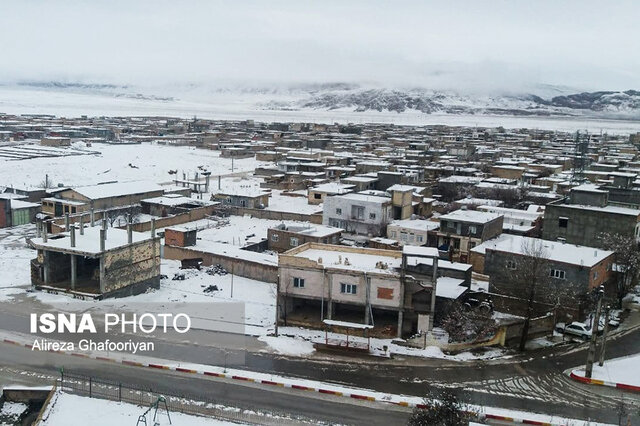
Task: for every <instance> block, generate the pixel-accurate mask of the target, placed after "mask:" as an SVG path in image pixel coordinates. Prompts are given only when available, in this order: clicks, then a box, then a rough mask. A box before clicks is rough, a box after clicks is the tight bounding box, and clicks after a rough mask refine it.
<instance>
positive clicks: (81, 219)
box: [80, 214, 84, 235]
mask: <svg viewBox="0 0 640 426" xmlns="http://www.w3.org/2000/svg"><path fill="white" fill-rule="evenodd" d="M80 235H84V215H83V214H81V215H80Z"/></svg>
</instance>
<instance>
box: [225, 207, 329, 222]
mask: <svg viewBox="0 0 640 426" xmlns="http://www.w3.org/2000/svg"><path fill="white" fill-rule="evenodd" d="M225 210H226V211H228V212H229V214H232V215H234V216H245V215H249V216H251V217H256V218H258V219H271V220H293V221H298V222H310V223H314V224H316V225H322V213H316V214H303V213H294V212H279V211H274V210H264V209H250V208H246V207H235V206H225Z"/></svg>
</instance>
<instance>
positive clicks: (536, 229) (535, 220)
mask: <svg viewBox="0 0 640 426" xmlns="http://www.w3.org/2000/svg"><path fill="white" fill-rule="evenodd" d="M478 210H479V211H483V212H488V213H496V214H501V215H502V216H504V219H503V222H502V232H504V233H507V234H515V235H524V236H527V237H539V236H540V234H541V232H542V218H543V216H544V207H542V206H537V205H535V204H533V205H531V206H529V208H528V209H527V210H520V209H509V208H506V207H496V206H478Z"/></svg>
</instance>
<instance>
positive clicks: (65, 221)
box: [64, 213, 69, 232]
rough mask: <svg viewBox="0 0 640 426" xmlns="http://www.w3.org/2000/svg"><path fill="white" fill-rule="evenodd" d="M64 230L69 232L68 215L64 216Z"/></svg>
mask: <svg viewBox="0 0 640 426" xmlns="http://www.w3.org/2000/svg"><path fill="white" fill-rule="evenodd" d="M64 230H65V231H66V232H69V213H65V214H64Z"/></svg>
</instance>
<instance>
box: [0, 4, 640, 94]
mask: <svg viewBox="0 0 640 426" xmlns="http://www.w3.org/2000/svg"><path fill="white" fill-rule="evenodd" d="M639 17H640V1H626V2H623V1H602V2H595V1H587V0H580V1H566V2H563V1H557V0H556V1H540V0H536V1H475V0H474V1H457V2H456V1H443V2H435V1H426V0H425V1H415V2H414V1H387V2H382V1H380V2H377V1H350V0H342V1H328V0H323V1H315V2H306V1H302V0H291V1H269V2H267V1H261V2H257V1H242V0H235V1H208V0H202V1H185V0H180V1H166V2H163V1H153V2H151V1H148V2H145V1H132V0H127V1H114V0H109V1H102V2H100V1H68V2H61V1H14V2H9V1H4V0H0V40H2V43H1V45H0V46H1V47H0V80H3V81H7V80H28V79H29V80H33V79H35V80H54V79H55V80H66V81H83V82H89V81H90V82H114V83H125V84H140V83H149V84H159V85H162V84H181V83H186V82H189V83H190V82H193V83H201V82H210V83H216V84H229V83H239V84H249V85H268V84H272V83H291V82H294V83H299V82H335V81H345V82H367V83H378V84H383V85H387V86H398V87H407V86H414V85H418V86H424V87H430V88H456V87H465V88H479V89H486V88H489V89H504V90H511V89H518V88H520V87H527V86H530V85H533V84H556V85H568V86H571V87H575V88H579V89H586V90H591V89H632V88H633V89H640V72H639V71H640V49H639V48H638V47H639V44H640V25H639V24H638V18H639Z"/></svg>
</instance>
